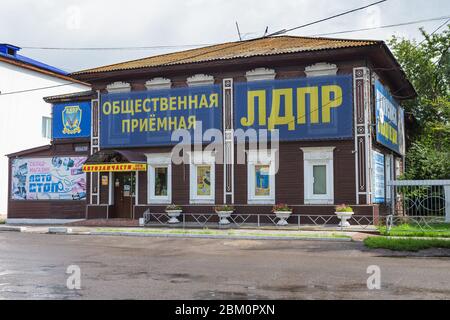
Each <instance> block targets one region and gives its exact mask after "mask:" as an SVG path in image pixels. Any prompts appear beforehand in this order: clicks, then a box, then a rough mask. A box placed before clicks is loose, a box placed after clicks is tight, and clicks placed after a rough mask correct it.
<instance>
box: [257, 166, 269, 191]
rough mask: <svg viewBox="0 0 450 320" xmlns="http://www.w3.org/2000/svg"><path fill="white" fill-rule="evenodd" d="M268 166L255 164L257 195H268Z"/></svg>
mask: <svg viewBox="0 0 450 320" xmlns="http://www.w3.org/2000/svg"><path fill="white" fill-rule="evenodd" d="M269 169H270V167H269V166H255V178H256V190H255V195H257V196H268V195H270V187H269Z"/></svg>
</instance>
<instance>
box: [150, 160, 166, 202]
mask: <svg viewBox="0 0 450 320" xmlns="http://www.w3.org/2000/svg"><path fill="white" fill-rule="evenodd" d="M147 163H148V182H147V184H148V203H150V204H170V203H171V202H172V160H171V156H170V154H169V153H168V154H147Z"/></svg>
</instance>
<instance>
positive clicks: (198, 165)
mask: <svg viewBox="0 0 450 320" xmlns="http://www.w3.org/2000/svg"><path fill="white" fill-rule="evenodd" d="M189 156H190V166H189V169H190V188H189V190H190V192H189V198H190V203H191V204H214V202H215V192H216V190H215V184H216V181H215V156H214V154H213V153H211V152H192V153H190V155H189Z"/></svg>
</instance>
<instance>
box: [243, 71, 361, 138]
mask: <svg viewBox="0 0 450 320" xmlns="http://www.w3.org/2000/svg"><path fill="white" fill-rule="evenodd" d="M352 97H353V95H352V76H351V75H342V76H327V77H313V78H299V79H289V80H271V81H254V82H242V83H237V84H236V85H235V115H236V116H235V122H236V128H237V129H239V128H240V129H243V130H246V129H249V128H253V129H256V130H258V129H267V130H273V129H278V130H279V137H280V140H281V141H289V140H314V139H315V140H318V139H344V138H351V137H352V136H353V116H352V115H353V102H352V101H353V100H352V99H353V98H352Z"/></svg>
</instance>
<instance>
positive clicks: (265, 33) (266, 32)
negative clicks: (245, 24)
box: [263, 26, 269, 37]
mask: <svg viewBox="0 0 450 320" xmlns="http://www.w3.org/2000/svg"><path fill="white" fill-rule="evenodd" d="M268 33H269V26H267V27H266V31H264V35H263V37H265V36H266V35H267V34H268Z"/></svg>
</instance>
